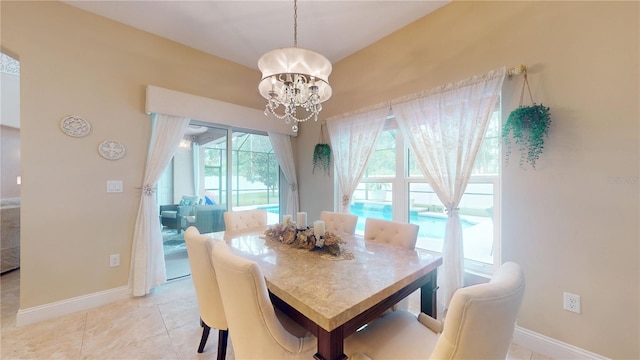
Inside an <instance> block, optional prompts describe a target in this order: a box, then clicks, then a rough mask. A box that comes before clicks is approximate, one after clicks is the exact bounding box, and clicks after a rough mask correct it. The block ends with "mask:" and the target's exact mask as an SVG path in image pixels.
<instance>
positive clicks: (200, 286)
mask: <svg viewBox="0 0 640 360" xmlns="http://www.w3.org/2000/svg"><path fill="white" fill-rule="evenodd" d="M215 241H216V240H214V239H212V238H210V237H208V236H206V235H200V232H198V229H196V228H195V227H193V226H190V227H188V228H187V230H186V231H185V232H184V242H185V243H186V244H187V254H188V256H189V266H190V267H191V278H192V280H193V286H194V288H195V291H196V297H197V299H198V308H199V309H200V317H201V318H202V321H204V322H205V324H207V325H208V326H209V327H212V328H216V329H219V330H226V329H227V318H226V317H225V315H224V307H223V305H222V298H221V297H220V289H219V288H218V281H217V279H216V271H215V269H214V267H213V265H212V264H211V257H210V254H211V248H212V247H213V243H214V242H215Z"/></svg>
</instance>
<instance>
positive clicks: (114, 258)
mask: <svg viewBox="0 0 640 360" xmlns="http://www.w3.org/2000/svg"><path fill="white" fill-rule="evenodd" d="M109 266H111V267H116V266H120V254H113V255H111V256H109Z"/></svg>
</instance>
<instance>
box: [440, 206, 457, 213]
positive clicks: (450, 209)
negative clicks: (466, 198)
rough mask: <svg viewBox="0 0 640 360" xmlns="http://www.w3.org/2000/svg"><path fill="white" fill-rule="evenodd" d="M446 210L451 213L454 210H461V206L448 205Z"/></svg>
mask: <svg viewBox="0 0 640 360" xmlns="http://www.w3.org/2000/svg"><path fill="white" fill-rule="evenodd" d="M444 211H446V212H447V214H450V213H451V212H452V211H460V208H459V207H447V208H445V209H444Z"/></svg>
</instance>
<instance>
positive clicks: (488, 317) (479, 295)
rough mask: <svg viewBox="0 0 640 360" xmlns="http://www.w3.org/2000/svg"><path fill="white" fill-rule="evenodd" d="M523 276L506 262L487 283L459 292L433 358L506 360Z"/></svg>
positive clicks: (516, 267) (462, 289) (522, 284)
mask: <svg viewBox="0 0 640 360" xmlns="http://www.w3.org/2000/svg"><path fill="white" fill-rule="evenodd" d="M524 288H525V281H524V274H523V272H522V269H521V268H520V266H519V265H518V264H516V263H513V262H507V263H504V264H503V265H502V266H501V267H500V268H499V269H498V271H497V272H496V273H495V274H494V276H493V278H492V279H491V281H490V282H488V283H486V284H480V285H474V286H469V287H466V288H461V289H458V290H457V291H456V292H455V293H454V294H453V298H452V299H451V303H450V304H449V310H448V312H447V317H446V318H445V321H444V328H443V331H442V334H441V335H440V338H439V339H438V342H437V344H436V347H435V349H434V351H433V353H432V355H431V358H432V359H504V358H505V357H506V356H507V352H508V351H509V344H511V340H512V337H513V331H514V328H515V323H516V317H517V315H518V309H519V308H520V303H521V302H522V296H523V294H524Z"/></svg>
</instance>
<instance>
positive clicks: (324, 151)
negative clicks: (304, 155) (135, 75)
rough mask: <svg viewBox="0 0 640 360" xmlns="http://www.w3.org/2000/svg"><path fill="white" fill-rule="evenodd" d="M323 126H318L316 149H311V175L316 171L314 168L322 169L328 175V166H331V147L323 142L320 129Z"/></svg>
mask: <svg viewBox="0 0 640 360" xmlns="http://www.w3.org/2000/svg"><path fill="white" fill-rule="evenodd" d="M323 126H324V124H321V125H320V140H319V142H318V144H316V147H315V148H314V149H313V169H312V170H311V173H312V174H313V173H314V172H315V170H316V167H319V168H322V170H323V171H324V173H325V174H326V175H329V165H330V164H331V147H330V146H329V144H326V143H325V142H324V135H323V131H322V127H323Z"/></svg>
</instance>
